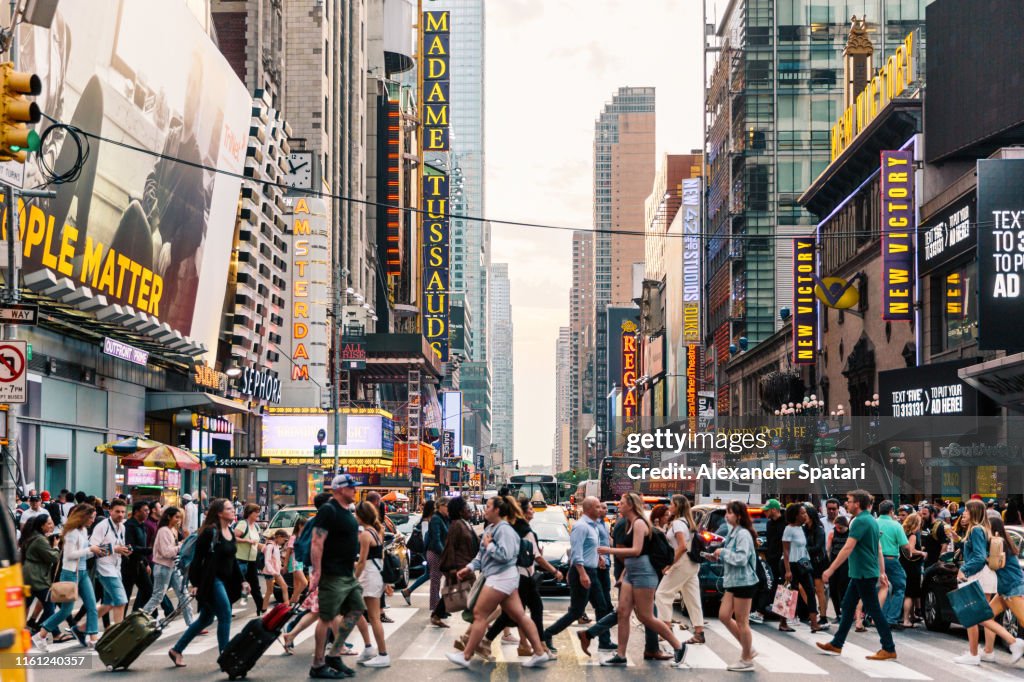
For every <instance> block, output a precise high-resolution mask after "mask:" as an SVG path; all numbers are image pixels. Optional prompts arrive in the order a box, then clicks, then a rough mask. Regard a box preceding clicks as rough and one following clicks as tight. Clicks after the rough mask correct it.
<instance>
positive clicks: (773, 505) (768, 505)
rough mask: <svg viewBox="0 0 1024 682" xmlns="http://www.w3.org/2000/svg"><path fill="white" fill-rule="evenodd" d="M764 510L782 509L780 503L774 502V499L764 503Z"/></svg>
mask: <svg viewBox="0 0 1024 682" xmlns="http://www.w3.org/2000/svg"><path fill="white" fill-rule="evenodd" d="M764 508H765V509H782V503H780V502H779V501H778V500H776V499H775V498H774V497H773V498H772V499H770V500H768V501H767V502H765V503H764Z"/></svg>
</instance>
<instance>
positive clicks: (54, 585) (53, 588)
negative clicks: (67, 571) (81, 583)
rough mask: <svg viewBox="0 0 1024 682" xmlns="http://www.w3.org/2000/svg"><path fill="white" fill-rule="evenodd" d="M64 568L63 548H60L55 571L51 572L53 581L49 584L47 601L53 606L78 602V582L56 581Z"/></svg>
mask: <svg viewBox="0 0 1024 682" xmlns="http://www.w3.org/2000/svg"><path fill="white" fill-rule="evenodd" d="M63 566H64V548H63V547H61V550H60V554H59V555H58V556H57V566H56V570H55V571H54V572H53V581H52V582H51V583H50V591H49V594H48V596H47V601H50V602H52V603H54V604H66V603H68V602H72V603H74V602H75V601H77V600H78V581H77V580H76V581H71V580H57V578H58V577H60V571H61V568H62V567H63Z"/></svg>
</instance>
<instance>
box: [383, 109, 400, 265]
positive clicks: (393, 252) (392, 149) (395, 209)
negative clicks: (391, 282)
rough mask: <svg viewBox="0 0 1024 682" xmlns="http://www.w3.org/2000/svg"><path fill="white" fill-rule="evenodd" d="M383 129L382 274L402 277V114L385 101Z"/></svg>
mask: <svg viewBox="0 0 1024 682" xmlns="http://www.w3.org/2000/svg"><path fill="white" fill-rule="evenodd" d="M384 116H385V128H386V133H385V136H384V157H385V158H384V183H385V185H386V187H385V192H384V203H385V204H387V206H386V207H385V209H384V214H385V225H384V234H385V239H386V240H387V243H386V245H385V247H384V248H385V251H384V271H385V272H386V273H387V274H388V276H390V277H398V276H400V275H401V274H402V246H401V244H402V226H401V221H400V218H401V216H400V214H401V209H400V208H399V206H400V204H401V201H400V193H401V189H402V188H401V180H400V177H401V163H402V147H401V128H402V111H401V109H400V107H399V103H398V102H397V101H394V100H389V101H388V102H387V103H386V104H385V105H384Z"/></svg>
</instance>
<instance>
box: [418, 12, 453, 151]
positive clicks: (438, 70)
mask: <svg viewBox="0 0 1024 682" xmlns="http://www.w3.org/2000/svg"><path fill="white" fill-rule="evenodd" d="M422 68H423V151H425V152H446V151H448V148H449V147H448V138H449V135H448V118H449V114H448V107H449V104H450V101H451V100H450V94H451V12H424V13H423V66H422Z"/></svg>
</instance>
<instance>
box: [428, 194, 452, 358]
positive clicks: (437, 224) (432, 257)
mask: <svg viewBox="0 0 1024 682" xmlns="http://www.w3.org/2000/svg"><path fill="white" fill-rule="evenodd" d="M448 190H449V181H448V176H447V175H424V176H423V208H424V211H425V212H426V213H425V215H424V223H423V336H425V337H426V339H427V342H428V343H429V344H430V347H431V348H433V349H434V353H436V354H437V357H438V358H440V360H441V362H447V361H448V324H449V320H448V303H449V302H448V282H449V279H448V278H449V269H448V265H449V252H448V249H449V240H450V233H451V229H450V228H451V225H450V222H449V219H448Z"/></svg>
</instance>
